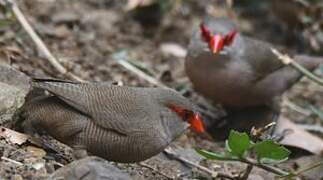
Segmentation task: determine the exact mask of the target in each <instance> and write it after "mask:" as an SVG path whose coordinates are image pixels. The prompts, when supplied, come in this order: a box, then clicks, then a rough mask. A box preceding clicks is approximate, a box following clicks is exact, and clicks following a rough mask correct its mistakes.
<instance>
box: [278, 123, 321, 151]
mask: <svg viewBox="0 0 323 180" xmlns="http://www.w3.org/2000/svg"><path fill="white" fill-rule="evenodd" d="M284 132H291V133H287V134H286V133H284ZM275 133H276V134H285V135H284V139H283V140H282V141H280V144H282V145H286V146H292V147H296V148H300V149H303V150H306V151H308V152H311V153H313V154H317V155H319V154H322V152H323V140H322V139H320V138H319V137H316V136H314V135H312V134H310V133H309V132H307V131H305V130H304V129H301V128H300V127H298V126H297V125H296V124H295V123H293V122H291V121H290V120H289V119H287V118H286V117H281V118H280V119H279V120H278V123H277V126H276V130H275Z"/></svg>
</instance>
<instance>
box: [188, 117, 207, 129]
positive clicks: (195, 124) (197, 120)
mask: <svg viewBox="0 0 323 180" xmlns="http://www.w3.org/2000/svg"><path fill="white" fill-rule="evenodd" d="M188 123H189V124H190V125H191V126H190V128H191V129H192V130H193V131H195V132H197V133H203V132H204V131H205V129H204V125H203V121H202V118H201V116H200V115H199V114H194V116H192V117H191V118H190V119H189V120H188Z"/></svg>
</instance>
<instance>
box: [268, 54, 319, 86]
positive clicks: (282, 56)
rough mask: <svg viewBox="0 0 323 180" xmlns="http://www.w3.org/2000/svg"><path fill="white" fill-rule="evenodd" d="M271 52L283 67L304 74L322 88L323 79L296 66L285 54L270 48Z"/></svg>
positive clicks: (298, 65) (300, 66)
mask: <svg viewBox="0 0 323 180" xmlns="http://www.w3.org/2000/svg"><path fill="white" fill-rule="evenodd" d="M271 51H272V52H273V53H274V54H275V55H276V56H277V57H278V59H280V60H281V61H282V63H283V64H285V65H290V66H292V67H293V68H295V69H297V70H298V71H300V72H301V73H302V74H304V75H305V76H306V77H308V78H309V79H310V80H312V81H314V82H316V83H317V84H319V85H321V86H323V79H322V78H319V77H317V76H316V75H314V74H313V73H311V72H310V71H308V70H307V69H306V68H304V67H303V66H302V65H300V64H298V63H297V62H296V61H295V60H293V59H292V58H291V57H289V56H288V55H286V54H282V53H280V52H279V51H278V50H277V49H275V48H271Z"/></svg>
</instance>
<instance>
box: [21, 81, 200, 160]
mask: <svg viewBox="0 0 323 180" xmlns="http://www.w3.org/2000/svg"><path fill="white" fill-rule="evenodd" d="M32 86H33V87H34V88H38V89H39V88H40V89H43V90H47V91H49V92H50V93H51V94H52V96H44V97H37V98H35V99H33V100H31V101H29V102H27V103H26V104H25V105H24V107H23V109H22V116H23V118H25V121H24V124H23V126H24V127H25V129H27V130H28V131H30V130H32V129H38V130H45V131H46V132H47V133H48V134H50V135H51V136H53V137H54V138H56V139H58V140H59V141H61V142H63V143H66V144H68V145H70V146H71V147H73V148H74V149H75V150H76V152H77V153H76V154H78V155H80V153H81V152H85V151H88V152H90V153H92V154H93V155H97V156H100V157H103V158H105V159H107V160H111V161H117V162H123V163H129V162H138V161H143V160H145V159H148V158H150V157H152V156H154V155H156V154H158V153H160V152H161V151H162V150H163V149H164V148H165V147H166V146H167V145H168V144H169V143H171V142H172V141H173V140H174V139H175V138H177V137H178V136H180V135H181V134H182V133H183V132H184V131H185V130H186V129H187V127H189V126H190V128H191V129H192V130H194V131H196V132H203V131H204V127H203V124H202V121H201V118H200V116H199V115H198V113H197V112H196V109H195V107H194V105H193V104H192V103H191V102H190V101H189V100H187V99H186V98H184V97H182V96H181V95H180V94H178V93H177V92H175V91H173V90H171V89H162V88H138V87H126V86H116V85H111V84H108V83H77V82H68V81H62V80H50V79H34V80H33V82H32ZM80 156H81V155H80Z"/></svg>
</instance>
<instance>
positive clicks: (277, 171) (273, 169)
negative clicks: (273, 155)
mask: <svg viewBox="0 0 323 180" xmlns="http://www.w3.org/2000/svg"><path fill="white" fill-rule="evenodd" d="M239 161H240V162H243V163H246V164H249V165H253V166H256V167H258V168H261V169H263V170H266V171H268V172H271V173H274V174H276V175H279V176H287V175H289V174H290V173H289V172H287V171H284V170H281V169H279V168H276V167H273V166H268V165H265V164H261V163H258V162H256V161H254V160H250V159H240V160H239Z"/></svg>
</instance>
